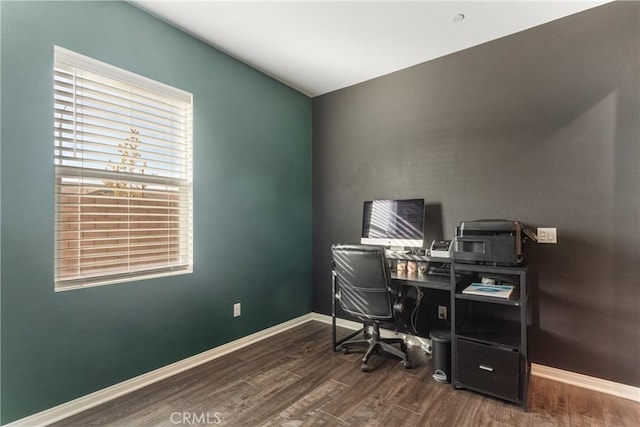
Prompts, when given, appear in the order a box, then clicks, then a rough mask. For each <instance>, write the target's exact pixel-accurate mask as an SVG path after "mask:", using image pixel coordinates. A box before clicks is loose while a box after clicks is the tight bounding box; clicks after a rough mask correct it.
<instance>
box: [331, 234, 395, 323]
mask: <svg viewBox="0 0 640 427" xmlns="http://www.w3.org/2000/svg"><path fill="white" fill-rule="evenodd" d="M331 252H332V257H333V269H334V271H335V274H336V290H337V291H338V292H339V296H340V297H339V302H340V305H341V306H342V309H343V310H344V311H346V312H347V313H350V314H353V315H354V316H356V317H358V318H360V319H363V320H384V319H392V318H393V302H392V294H391V292H390V288H389V285H390V283H391V273H390V271H389V266H388V265H387V261H386V259H385V256H384V249H383V248H379V247H376V246H365V245H333V246H332V247H331Z"/></svg>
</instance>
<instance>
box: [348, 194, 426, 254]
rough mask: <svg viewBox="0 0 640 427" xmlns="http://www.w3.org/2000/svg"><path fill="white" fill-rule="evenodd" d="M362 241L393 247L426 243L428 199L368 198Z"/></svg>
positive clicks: (363, 218)
mask: <svg viewBox="0 0 640 427" xmlns="http://www.w3.org/2000/svg"><path fill="white" fill-rule="evenodd" d="M360 243H362V244H364V245H378V246H392V247H418V248H420V247H422V246H423V244H424V199H407V200H370V201H367V202H364V211H363V216H362V238H361V239H360Z"/></svg>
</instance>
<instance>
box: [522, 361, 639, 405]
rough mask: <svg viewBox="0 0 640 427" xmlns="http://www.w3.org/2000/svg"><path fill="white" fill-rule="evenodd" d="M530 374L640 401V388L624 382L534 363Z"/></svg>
mask: <svg viewBox="0 0 640 427" xmlns="http://www.w3.org/2000/svg"><path fill="white" fill-rule="evenodd" d="M531 375H535V376H538V377H542V378H548V379H551V380H555V381H559V382H561V383H566V384H571V385H575V386H578V387H582V388H588V389H589V390H595V391H599V392H601V393H606V394H611V395H613V396H618V397H623V398H625V399H629V400H633V401H636V402H640V388H638V387H633V386H630V385H626V384H620V383H615V382H613V381H608V380H603V379H601V378H595V377H589V376H587V375H582V374H577V373H575V372H570V371H563V370H562V369H558V368H552V367H550V366H544V365H538V364H535V363H532V364H531Z"/></svg>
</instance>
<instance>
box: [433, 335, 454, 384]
mask: <svg viewBox="0 0 640 427" xmlns="http://www.w3.org/2000/svg"><path fill="white" fill-rule="evenodd" d="M429 338H431V358H432V360H433V379H434V380H436V381H438V382H441V383H448V382H451V331H449V330H444V329H439V330H433V331H431V332H429Z"/></svg>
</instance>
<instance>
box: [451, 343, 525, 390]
mask: <svg viewBox="0 0 640 427" xmlns="http://www.w3.org/2000/svg"><path fill="white" fill-rule="evenodd" d="M455 381H456V382H459V383H461V384H463V385H467V386H469V387H473V388H475V389H477V390H483V391H486V392H487V393H491V394H493V395H495V396H500V397H503V398H505V399H508V400H512V401H518V400H520V393H519V390H520V353H518V352H516V351H513V350H512V349H509V348H505V347H498V346H491V345H484V344H478V343H475V342H471V341H466V340H464V339H459V338H458V339H457V341H456V378H455Z"/></svg>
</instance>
